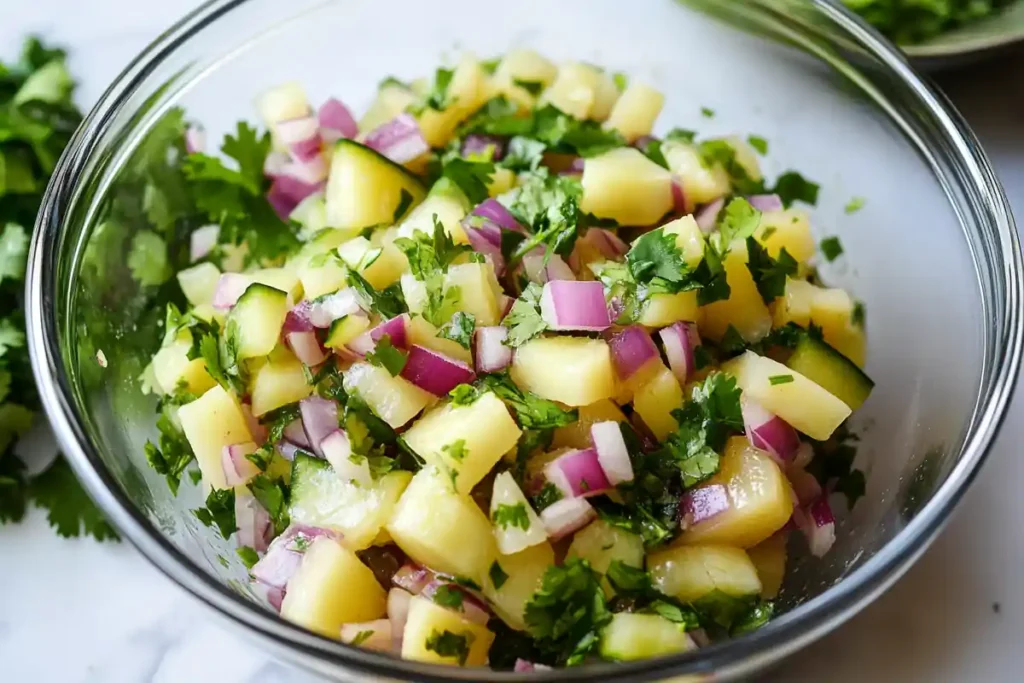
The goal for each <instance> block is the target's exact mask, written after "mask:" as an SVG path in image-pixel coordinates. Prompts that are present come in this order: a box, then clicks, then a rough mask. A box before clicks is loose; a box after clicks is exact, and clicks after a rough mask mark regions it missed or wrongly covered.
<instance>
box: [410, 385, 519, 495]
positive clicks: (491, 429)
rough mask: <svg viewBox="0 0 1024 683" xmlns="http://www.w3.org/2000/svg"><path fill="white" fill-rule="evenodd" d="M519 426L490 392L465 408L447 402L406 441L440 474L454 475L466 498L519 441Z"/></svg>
mask: <svg viewBox="0 0 1024 683" xmlns="http://www.w3.org/2000/svg"><path fill="white" fill-rule="evenodd" d="M521 433H522V432H520V430H519V427H517V426H516V423H515V420H513V419H512V416H511V415H510V414H509V412H508V408H506V407H505V404H504V403H502V401H501V399H499V398H498V397H497V396H496V395H494V394H493V393H492V392H488V393H486V394H484V395H482V396H480V397H479V398H478V399H477V400H475V401H473V403H471V404H469V405H467V406H456V405H453V404H451V403H446V404H444V405H442V406H438V407H437V408H435V409H433V410H432V411H430V412H429V413H427V414H426V415H424V416H423V417H421V418H420V419H419V420H417V421H416V422H415V424H413V426H412V427H410V428H409V431H407V432H406V433H405V435H404V436H405V442H406V443H407V444H408V445H409V448H411V449H412V450H413V451H414V452H416V453H417V454H418V455H419V456H420V457H422V458H423V459H424V460H426V462H427V464H428V465H433V466H436V467H438V468H439V469H441V470H442V471H446V472H451V473H455V474H457V476H455V484H456V490H457V491H458V492H459V493H461V494H463V495H469V492H470V491H472V489H473V487H474V486H476V485H477V483H479V482H480V480H481V479H483V478H484V477H485V476H486V475H487V473H488V472H490V471H491V468H492V467H494V465H495V463H497V462H498V461H499V460H501V456H502V455H504V454H505V452H506V451H508V450H509V449H511V448H514V447H515V445H516V442H517V441H518V440H519V435H520V434H521Z"/></svg>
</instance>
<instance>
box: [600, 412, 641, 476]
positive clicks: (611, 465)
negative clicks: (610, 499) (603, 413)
mask: <svg viewBox="0 0 1024 683" xmlns="http://www.w3.org/2000/svg"><path fill="white" fill-rule="evenodd" d="M590 439H591V441H593V442H594V450H595V451H597V460H598V462H599V463H600V464H601V469H602V470H604V473H605V476H606V477H608V483H609V484H611V485H612V486H618V485H619V484H621V483H623V482H626V481H633V463H632V461H630V459H629V450H628V449H627V448H626V440H625V439H624V438H622V428H621V427H620V426H619V423H618V422H615V421H614V420H608V421H607V422H595V423H594V424H592V425H590Z"/></svg>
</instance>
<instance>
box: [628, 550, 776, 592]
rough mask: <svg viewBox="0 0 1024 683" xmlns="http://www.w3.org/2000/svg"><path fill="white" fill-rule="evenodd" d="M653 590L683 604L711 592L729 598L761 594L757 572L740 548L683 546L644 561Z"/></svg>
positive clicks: (653, 555) (654, 555)
mask: <svg viewBox="0 0 1024 683" xmlns="http://www.w3.org/2000/svg"><path fill="white" fill-rule="evenodd" d="M647 571H648V572H650V574H651V580H652V581H653V582H654V587H655V588H657V589H658V590H659V591H661V592H662V593H664V594H665V595H670V596H672V597H674V598H677V599H678V600H682V601H683V602H695V601H697V600H700V599H701V598H703V597H704V596H705V595H708V594H709V593H712V592H714V591H716V590H717V591H721V592H722V593H725V594H726V595H730V596H733V597H748V596H752V595H758V594H760V592H761V580H760V579H759V578H758V576H757V569H755V568H754V563H753V562H751V561H750V557H748V556H747V553H746V551H744V550H743V549H742V548H734V547H730V546H716V545H684V546H676V547H672V548H668V549H667V550H662V551H659V552H656V553H653V554H651V555H650V556H649V557H648V558H647Z"/></svg>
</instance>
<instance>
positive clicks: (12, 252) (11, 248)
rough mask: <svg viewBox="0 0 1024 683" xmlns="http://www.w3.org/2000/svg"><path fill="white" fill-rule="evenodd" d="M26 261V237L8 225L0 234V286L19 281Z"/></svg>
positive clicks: (20, 231)
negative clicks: (5, 282) (10, 281)
mask: <svg viewBox="0 0 1024 683" xmlns="http://www.w3.org/2000/svg"><path fill="white" fill-rule="evenodd" d="M0 134H2V131H0ZM27 259H28V235H27V234H26V233H25V228H23V227H21V226H20V225H18V224H17V223H8V224H7V225H5V226H4V230H3V233H2V234H0V284H2V283H3V282H4V280H14V281H21V279H22V278H24V277H25V261H26V260H27Z"/></svg>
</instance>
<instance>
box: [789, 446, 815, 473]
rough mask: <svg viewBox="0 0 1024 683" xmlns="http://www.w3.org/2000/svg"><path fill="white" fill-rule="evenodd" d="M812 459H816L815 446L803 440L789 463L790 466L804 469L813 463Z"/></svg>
mask: <svg viewBox="0 0 1024 683" xmlns="http://www.w3.org/2000/svg"><path fill="white" fill-rule="evenodd" d="M812 460H814V447H813V446H811V444H809V443H807V442H806V441H801V442H800V447H799V448H797V449H796V454H795V455H794V456H793V460H792V462H790V463H789V468H790V469H793V468H796V469H804V468H806V467H807V466H808V465H810V464H811V461H812Z"/></svg>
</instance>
